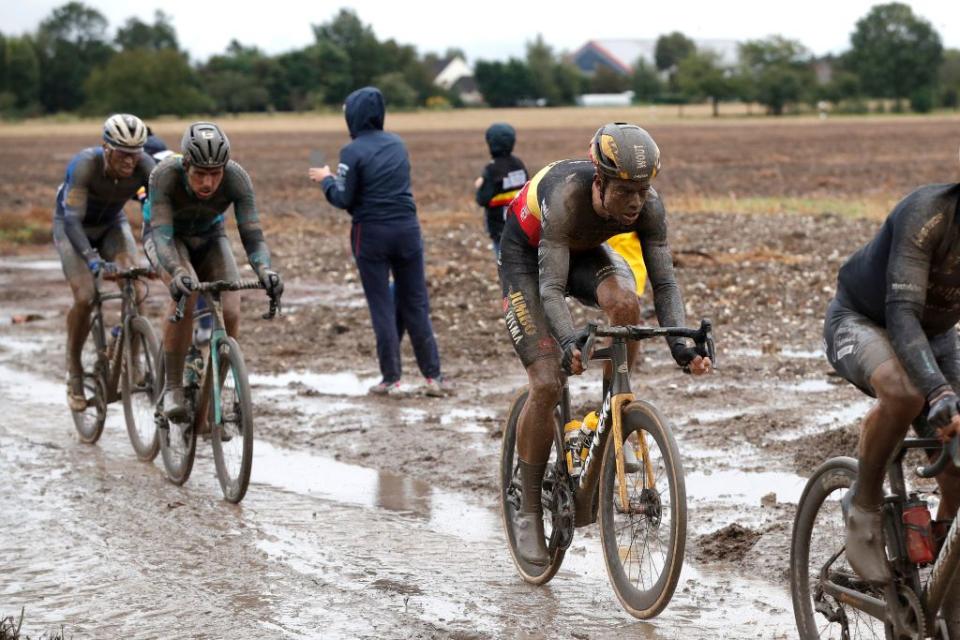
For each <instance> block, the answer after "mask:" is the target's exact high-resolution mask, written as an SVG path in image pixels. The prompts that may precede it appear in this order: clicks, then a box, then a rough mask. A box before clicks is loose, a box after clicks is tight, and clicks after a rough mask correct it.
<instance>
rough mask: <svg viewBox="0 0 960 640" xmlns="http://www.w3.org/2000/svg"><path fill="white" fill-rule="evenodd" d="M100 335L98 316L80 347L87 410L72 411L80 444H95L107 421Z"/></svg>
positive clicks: (101, 330)
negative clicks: (98, 342) (98, 339)
mask: <svg viewBox="0 0 960 640" xmlns="http://www.w3.org/2000/svg"><path fill="white" fill-rule="evenodd" d="M98 335H103V326H102V324H101V320H100V318H99V316H96V317H94V319H93V321H92V322H91V323H90V331H89V332H87V337H86V339H85V340H84V343H83V352H82V353H81V356H80V362H81V364H82V365H83V389H84V395H85V396H86V398H87V407H86V408H85V409H84V410H83V411H73V410H71V411H70V413H71V414H73V426H74V427H75V428H76V430H77V436H78V437H79V438H80V442H83V443H86V444H95V443H96V442H97V440H99V439H100V436H101V435H102V434H103V425H104V423H105V422H106V421H107V367H108V366H109V364H108V363H107V360H106V358H105V357H101V354H100V352H99V349H98V348H97V338H96V336H98Z"/></svg>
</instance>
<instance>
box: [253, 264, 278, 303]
mask: <svg viewBox="0 0 960 640" xmlns="http://www.w3.org/2000/svg"><path fill="white" fill-rule="evenodd" d="M257 275H258V276H259V277H260V282H262V283H263V288H264V289H266V290H267V295H268V296H270V297H271V298H279V297H280V296H281V295H283V280H281V279H280V274H279V273H277V272H276V271H274V270H272V269H261V270H260V271H259V272H258V273H257Z"/></svg>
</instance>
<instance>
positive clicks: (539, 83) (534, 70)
mask: <svg viewBox="0 0 960 640" xmlns="http://www.w3.org/2000/svg"><path fill="white" fill-rule="evenodd" d="M555 65H556V61H555V60H554V56H553V49H551V48H550V46H549V45H548V44H547V43H546V42H544V40H543V36H542V35H541V34H539V33H538V34H537V38H536V40H534V41H533V42H528V43H527V68H528V69H530V77H531V79H532V82H533V93H534V95H535V96H536V97H537V98H543V99H544V100H546V101H547V104H548V105H551V106H553V105H557V104H559V103H560V89H559V88H558V87H557V80H556V77H555V76H554V73H553V68H554V66H555Z"/></svg>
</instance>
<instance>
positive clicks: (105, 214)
mask: <svg viewBox="0 0 960 640" xmlns="http://www.w3.org/2000/svg"><path fill="white" fill-rule="evenodd" d="M146 140H147V128H146V126H144V124H143V122H141V121H140V118H138V117H136V116H132V115H130V114H127V113H118V114H115V115H112V116H110V117H109V118H107V120H106V121H105V122H104V123H103V144H102V145H101V146H99V147H90V148H88V149H84V150H83V151H81V152H80V153H78V154H77V155H75V156H74V157H73V159H72V160H70V163H69V164H68V165H67V172H66V176H65V177H64V180H63V183H62V184H61V185H60V187H59V189H58V190H57V202H56V207H55V213H54V217H53V242H54V244H55V245H56V247H57V252H58V253H59V254H60V261H61V263H62V265H63V273H64V275H65V276H66V277H67V281H68V282H69V283H70V288H71V290H72V291H73V306H72V307H71V308H70V311H69V313H68V314H67V373H68V382H67V401H68V403H69V404H70V408H71V409H73V410H74V411H83V410H84V408H85V407H86V405H87V401H86V398H85V394H84V388H83V368H82V366H81V364H80V352H81V351H82V349H83V341H84V338H85V337H86V335H87V333H88V332H89V330H90V311H91V309H92V305H93V297H94V294H95V292H96V289H95V282H94V279H95V278H96V277H97V275H99V273H100V271H101V270H102V269H103V268H104V266H105V265H110V264H111V262H113V263H116V264H118V265H121V266H123V267H132V266H135V262H136V255H137V245H136V242H135V241H134V239H133V233H132V232H131V231H130V223H129V222H128V221H127V217H126V215H125V214H124V212H123V206H124V205H125V204H126V203H127V201H129V200H130V199H131V198H132V197H133V196H134V195H135V194H136V193H137V190H138V189H140V188H142V187H146V186H147V181H148V179H149V176H150V171H152V170H153V167H154V166H155V163H154V161H153V160H152V159H151V158H150V156H148V155H147V154H145V153H143V145H144V143H145V142H146Z"/></svg>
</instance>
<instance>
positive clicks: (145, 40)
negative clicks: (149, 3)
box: [113, 9, 180, 51]
mask: <svg viewBox="0 0 960 640" xmlns="http://www.w3.org/2000/svg"><path fill="white" fill-rule="evenodd" d="M113 41H114V43H116V45H117V46H118V47H120V49H121V50H122V51H130V50H131V49H151V50H153V51H159V50H160V49H173V50H174V51H177V50H179V48H180V47H179V45H178V44H177V30H176V29H175V28H174V27H173V23H172V22H170V16H168V15H167V14H165V13H164V12H163V11H160V10H159V9H157V11H156V12H155V13H154V14H153V24H147V23H146V22H143V21H142V20H140V19H139V18H128V19H127V21H126V23H124V25H123V26H122V27H120V28H119V29H117V36H116V37H115V38H114V39H113Z"/></svg>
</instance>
